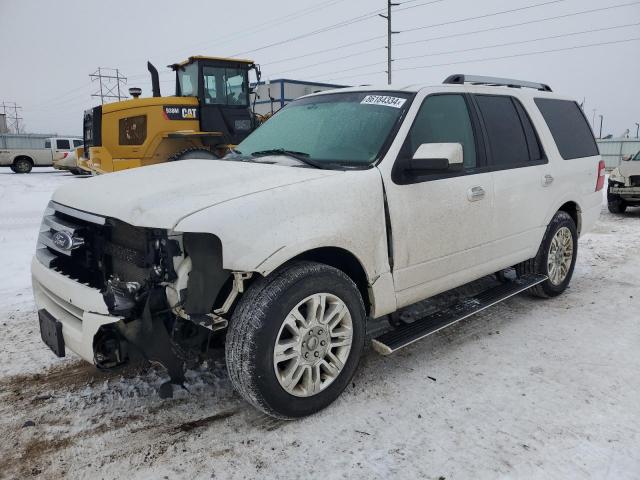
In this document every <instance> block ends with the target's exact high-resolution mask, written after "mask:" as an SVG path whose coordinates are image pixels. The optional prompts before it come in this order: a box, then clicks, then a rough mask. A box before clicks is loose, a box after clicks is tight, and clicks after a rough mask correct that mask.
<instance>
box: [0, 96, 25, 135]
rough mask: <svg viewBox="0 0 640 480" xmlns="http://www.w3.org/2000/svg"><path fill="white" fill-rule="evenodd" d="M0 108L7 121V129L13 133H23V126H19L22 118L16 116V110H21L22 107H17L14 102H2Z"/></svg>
mask: <svg viewBox="0 0 640 480" xmlns="http://www.w3.org/2000/svg"><path fill="white" fill-rule="evenodd" d="M0 107H1V108H2V113H3V115H4V118H5V119H6V121H7V129H8V130H9V131H10V132H14V133H24V125H21V124H20V121H21V120H22V117H21V116H20V115H19V114H18V110H22V107H19V106H18V104H17V103H16V102H2V105H0Z"/></svg>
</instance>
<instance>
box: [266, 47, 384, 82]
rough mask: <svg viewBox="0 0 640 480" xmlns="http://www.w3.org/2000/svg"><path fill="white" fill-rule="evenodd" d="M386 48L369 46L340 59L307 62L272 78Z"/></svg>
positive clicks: (272, 75) (275, 74) (273, 75)
mask: <svg viewBox="0 0 640 480" xmlns="http://www.w3.org/2000/svg"><path fill="white" fill-rule="evenodd" d="M384 48H385V47H375V48H369V49H368V50H364V51H361V52H356V53H352V54H350V55H343V56H342V57H340V58H339V59H336V58H330V59H329V60H324V61H322V62H314V63H310V64H307V65H303V66H302V67H296V68H294V69H291V70H283V71H281V72H278V73H273V74H271V78H273V77H277V76H280V75H283V74H286V73H290V72H297V71H298V70H305V69H307V68H312V67H317V66H318V65H324V64H326V63H332V62H335V61H336V60H343V59H345V58H351V57H357V56H359V55H364V54H365V53H370V52H375V51H377V50H382V49H384ZM331 50H335V48H332V49H331Z"/></svg>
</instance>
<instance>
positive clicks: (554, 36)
mask: <svg viewBox="0 0 640 480" xmlns="http://www.w3.org/2000/svg"><path fill="white" fill-rule="evenodd" d="M638 25H640V22H636V23H628V24H625V25H615V26H612V27H603V28H593V29H591V30H583V31H581V32H570V33H561V34H560V35H550V36H547V37H538V38H532V39H530V40H519V41H516V42H507V43H496V44H494V45H485V46H482V47H472V48H463V49H460V50H449V51H447V52H438V53H427V54H424V55H411V56H409V57H399V58H396V60H413V59H416V58H425V57H434V56H438V55H449V54H451V53H464V52H473V51H475V50H483V49H485V48H497V47H508V46H512V45H522V44H525V43H532V42H538V41H541V40H553V39H556V38H564V37H572V36H575V35H583V34H585V33H595V32H604V31H607V30H615V29H617V28H627V27H635V26H638Z"/></svg>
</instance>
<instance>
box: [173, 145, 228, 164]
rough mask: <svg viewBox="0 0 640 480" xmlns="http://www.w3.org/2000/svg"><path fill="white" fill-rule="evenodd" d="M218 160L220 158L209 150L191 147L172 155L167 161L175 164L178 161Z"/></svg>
mask: <svg viewBox="0 0 640 480" xmlns="http://www.w3.org/2000/svg"><path fill="white" fill-rule="evenodd" d="M218 158H220V157H218V156H217V155H216V154H215V153H213V152H212V151H211V150H207V149H206V148H203V147H192V148H185V149H184V150H181V151H179V152H176V153H174V154H173V155H171V156H170V157H169V159H168V160H167V161H169V162H175V161H178V160H190V159H197V160H216V159H218Z"/></svg>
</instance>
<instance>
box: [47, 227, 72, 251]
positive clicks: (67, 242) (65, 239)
mask: <svg viewBox="0 0 640 480" xmlns="http://www.w3.org/2000/svg"><path fill="white" fill-rule="evenodd" d="M52 240H53V243H54V244H55V246H56V247H58V248H60V249H62V250H71V248H72V247H73V237H72V236H71V234H69V233H68V232H65V231H59V232H56V233H54V234H53V237H52Z"/></svg>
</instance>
